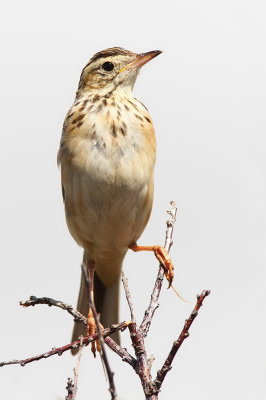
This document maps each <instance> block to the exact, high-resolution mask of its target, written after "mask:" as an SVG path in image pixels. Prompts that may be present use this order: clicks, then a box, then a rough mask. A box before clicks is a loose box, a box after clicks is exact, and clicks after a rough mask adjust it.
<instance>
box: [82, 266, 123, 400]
mask: <svg viewBox="0 0 266 400" xmlns="http://www.w3.org/2000/svg"><path fill="white" fill-rule="evenodd" d="M81 268H82V273H83V277H84V279H85V282H86V285H87V289H88V294H89V306H90V307H91V309H92V313H93V317H94V320H95V323H96V327H97V332H98V333H99V341H100V343H101V355H102V360H103V363H104V366H105V369H106V372H107V376H108V381H109V391H110V393H111V399H112V400H115V399H117V394H116V389H115V383H114V373H113V371H112V370H111V367H110V364H109V361H108V357H107V354H106V350H105V345H104V339H103V335H102V328H101V326H100V321H99V317H98V313H97V311H96V307H95V304H94V301H93V299H92V298H91V290H90V289H91V285H92V282H90V278H89V274H88V272H87V268H86V265H85V263H82V265H81Z"/></svg>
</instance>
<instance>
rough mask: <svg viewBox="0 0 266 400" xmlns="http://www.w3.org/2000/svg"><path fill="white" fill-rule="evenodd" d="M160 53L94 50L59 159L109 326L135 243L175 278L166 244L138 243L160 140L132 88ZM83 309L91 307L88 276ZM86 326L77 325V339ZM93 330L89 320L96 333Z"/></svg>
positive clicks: (71, 214) (69, 215)
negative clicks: (124, 264) (123, 270)
mask: <svg viewBox="0 0 266 400" xmlns="http://www.w3.org/2000/svg"><path fill="white" fill-rule="evenodd" d="M160 53H161V51H159V50H155V51H150V52H148V53H143V54H135V53H132V52H130V51H127V50H124V49H122V48H120V47H114V48H110V49H106V50H103V51H101V52H99V53H97V54H95V55H94V56H93V57H92V58H91V60H90V61H89V62H88V64H87V65H86V66H85V68H84V69H83V71H82V73H81V77H80V82H79V87H78V90H77V94H76V99H75V102H74V104H73V106H72V107H71V109H70V110H69V112H68V114H67V116H66V119H65V122H64V127H63V133H62V138H61V144H60V150H59V153H58V163H59V164H60V165H61V177H62V190H63V197H64V201H65V213H66V221H67V225H68V228H69V231H70V233H71V235H72V236H73V238H74V239H75V240H76V242H77V243H78V244H79V245H80V246H82V247H83V249H84V259H85V262H86V264H87V267H88V270H89V271H90V274H91V276H93V275H94V270H95V272H96V273H95V275H94V299H95V304H96V308H97V311H98V312H99V313H100V314H101V322H102V324H103V325H104V326H109V325H110V324H112V323H116V322H118V290H119V278H120V271H121V266H122V262H123V259H124V257H125V254H126V252H127V250H128V249H129V248H130V249H132V250H134V251H141V250H147V251H154V253H155V255H156V257H157V258H158V259H159V261H160V262H161V263H163V265H164V266H165V268H166V276H167V278H168V280H169V284H171V282H172V279H173V266H172V263H171V260H170V259H169V257H168V254H167V253H166V251H165V249H163V248H162V247H160V246H138V245H137V244H136V243H137V240H138V238H139V237H140V235H141V234H142V232H143V230H144V228H145V226H146V224H147V222H148V220H149V217H150V213H151V208H152V202H153V169H154V163H155V152H156V144H155V135H154V129H153V125H152V121H151V117H150V115H149V113H148V111H147V109H146V107H145V106H144V105H143V104H142V103H141V102H140V101H138V100H137V99H135V98H134V97H133V95H132V88H133V86H134V83H135V80H136V78H137V75H138V72H139V70H140V67H141V66H142V65H144V64H145V63H147V62H148V61H150V60H151V59H153V58H154V57H156V56H157V55H158V54H160ZM78 310H79V311H80V312H82V313H83V314H84V315H87V314H88V312H89V307H88V292H87V289H86V285H85V282H84V279H83V278H81V286H80V293H79V299H78ZM89 320H90V321H91V320H92V318H91V311H90V312H89ZM83 329H84V328H83V327H82V325H81V324H76V325H75V327H74V332H73V340H76V339H77V338H78V337H79V335H80V334H83V335H84V331H83ZM93 329H95V328H94V327H93V328H92V323H90V326H89V333H92V330H93Z"/></svg>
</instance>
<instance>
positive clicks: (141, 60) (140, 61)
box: [119, 50, 161, 74]
mask: <svg viewBox="0 0 266 400" xmlns="http://www.w3.org/2000/svg"><path fill="white" fill-rule="evenodd" d="M159 54H161V50H152V51H148V52H147V53H141V54H138V55H137V57H136V58H135V60H134V61H132V62H131V63H129V64H127V65H126V66H125V67H123V68H121V69H120V71H119V74H120V73H121V72H124V71H125V70H127V69H132V68H137V67H141V66H142V65H144V64H146V63H147V62H148V61H150V60H152V59H153V58H154V57H156V56H158V55H159Z"/></svg>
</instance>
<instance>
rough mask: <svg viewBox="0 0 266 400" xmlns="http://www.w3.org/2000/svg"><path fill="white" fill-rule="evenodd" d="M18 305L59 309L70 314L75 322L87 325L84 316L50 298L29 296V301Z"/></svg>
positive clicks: (61, 302) (67, 305)
mask: <svg viewBox="0 0 266 400" xmlns="http://www.w3.org/2000/svg"><path fill="white" fill-rule="evenodd" d="M19 304H20V305H21V306H22V307H30V306H35V305H37V304H47V305H48V306H49V307H51V306H54V307H59V308H61V309H62V310H65V311H67V312H68V313H69V314H71V315H72V316H73V317H74V321H75V322H83V323H85V324H87V318H85V317H84V315H82V314H81V313H80V312H78V311H77V310H75V309H74V308H73V307H72V306H70V305H69V304H66V303H64V302H63V301H60V300H54V299H51V298H50V297H36V296H30V298H29V300H26V301H20V302H19Z"/></svg>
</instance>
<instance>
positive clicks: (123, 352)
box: [20, 296, 137, 368]
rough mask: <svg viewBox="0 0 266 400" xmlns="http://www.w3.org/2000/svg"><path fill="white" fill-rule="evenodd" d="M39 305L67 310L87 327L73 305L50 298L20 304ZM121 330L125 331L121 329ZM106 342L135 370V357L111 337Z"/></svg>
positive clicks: (24, 305) (37, 298) (83, 318)
mask: <svg viewBox="0 0 266 400" xmlns="http://www.w3.org/2000/svg"><path fill="white" fill-rule="evenodd" d="M37 304H47V305H48V306H55V307H59V308H61V309H62V310H65V311H67V312H68V313H69V314H71V315H72V316H73V317H74V320H75V322H81V323H83V324H84V325H87V318H86V317H84V315H82V314H81V313H80V312H78V311H77V310H75V309H74V308H73V307H72V306H71V305H68V304H66V303H64V302H62V301H59V300H54V299H52V298H50V297H35V296H31V297H30V299H29V300H26V301H21V302H20V305H21V306H23V307H30V306H35V305H37ZM121 330H123V329H121ZM104 342H105V343H106V344H107V346H108V347H110V349H111V350H113V351H114V352H115V353H116V354H118V355H119V356H120V357H121V358H122V361H125V362H126V363H128V364H129V365H131V366H132V367H133V368H135V365H136V362H137V361H136V359H135V358H134V357H132V356H131V355H130V354H129V353H128V351H127V350H126V349H123V348H122V347H121V346H119V344H117V343H116V342H115V341H114V340H113V339H112V338H111V337H109V336H105V337H104Z"/></svg>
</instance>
